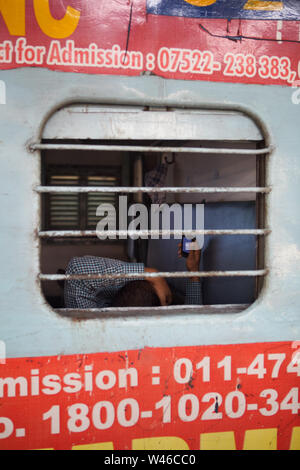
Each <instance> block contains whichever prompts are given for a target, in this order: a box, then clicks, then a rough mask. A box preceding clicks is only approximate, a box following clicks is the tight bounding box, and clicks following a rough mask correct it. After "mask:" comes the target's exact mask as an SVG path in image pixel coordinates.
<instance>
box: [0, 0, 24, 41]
mask: <svg viewBox="0 0 300 470" xmlns="http://www.w3.org/2000/svg"><path fill="white" fill-rule="evenodd" d="M0 13H1V14H2V16H3V19H4V22H5V24H6V26H7V29H8V31H9V34H11V35H12V36H25V0H9V2H8V1H7V0H0Z"/></svg>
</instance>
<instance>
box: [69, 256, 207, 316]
mask: <svg viewBox="0 0 300 470" xmlns="http://www.w3.org/2000/svg"><path fill="white" fill-rule="evenodd" d="M130 273H141V274H142V273H144V264H143V263H127V262H124V261H119V260H116V259H110V258H101V257H96V256H83V257H78V258H73V259H72V260H71V261H70V263H69V264H68V267H67V269H66V274H130ZM137 279H143V277H142V276H141V278H136V277H134V278H132V279H131V278H126V279H123V278H119V279H86V280H76V279H75V280H73V279H72V280H69V281H66V282H65V290H64V296H65V308H75V309H77V308H80V309H88V308H102V307H110V306H111V302H112V299H113V297H114V296H115V295H116V293H117V292H118V290H119V289H121V288H122V287H123V286H124V285H125V284H126V283H127V282H130V281H132V280H137ZM201 286H202V283H201V281H199V282H191V281H187V283H186V296H185V304H187V305H201V304H202V290H201Z"/></svg>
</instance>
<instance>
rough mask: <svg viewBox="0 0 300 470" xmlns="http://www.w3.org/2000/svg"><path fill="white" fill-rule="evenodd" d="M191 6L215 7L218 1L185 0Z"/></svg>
mask: <svg viewBox="0 0 300 470" xmlns="http://www.w3.org/2000/svg"><path fill="white" fill-rule="evenodd" d="M184 1H185V2H187V3H190V4H191V5H195V6H196V7H208V6H209V5H213V4H214V3H216V1H217V0H184Z"/></svg>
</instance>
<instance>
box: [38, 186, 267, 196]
mask: <svg viewBox="0 0 300 470" xmlns="http://www.w3.org/2000/svg"><path fill="white" fill-rule="evenodd" d="M35 191H36V192H38V193H52V194H55V193H166V192H167V193H269V192H271V188H268V187H245V186H242V187H220V186H217V187H210V186H208V187H193V186H192V187H183V186H182V187H178V186H177V187H161V188H159V187H150V186H149V187H148V186H144V187H143V186H141V187H132V186H114V187H113V186H37V187H36V188H35Z"/></svg>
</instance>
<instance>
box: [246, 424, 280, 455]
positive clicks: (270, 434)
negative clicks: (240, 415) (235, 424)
mask: <svg viewBox="0 0 300 470" xmlns="http://www.w3.org/2000/svg"><path fill="white" fill-rule="evenodd" d="M243 449H244V450H277V429H276V428H270V429H250V430H248V431H246V432H245V438H244V446H243Z"/></svg>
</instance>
